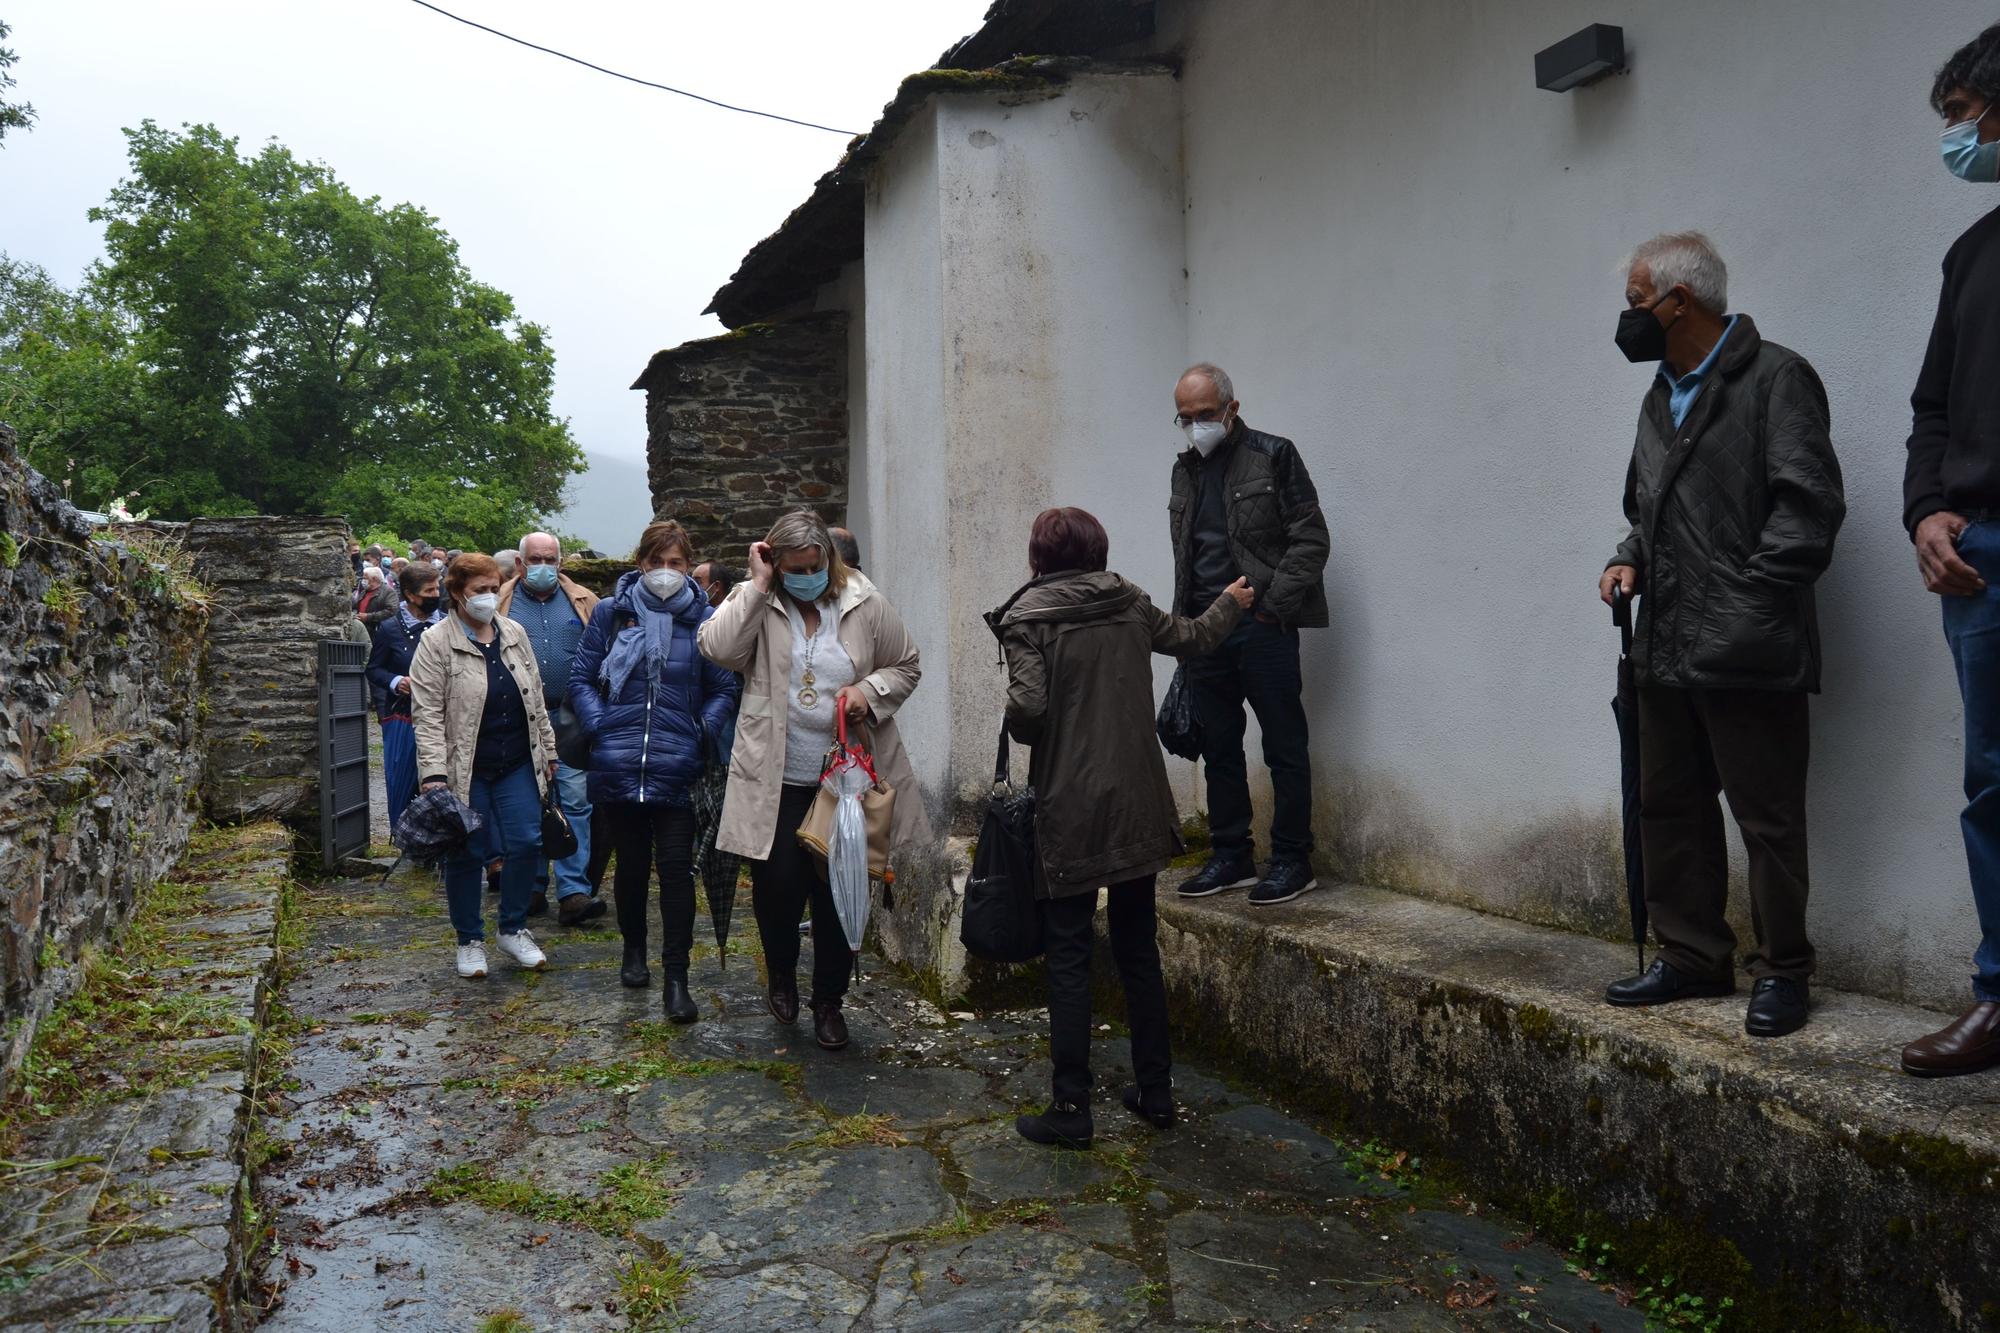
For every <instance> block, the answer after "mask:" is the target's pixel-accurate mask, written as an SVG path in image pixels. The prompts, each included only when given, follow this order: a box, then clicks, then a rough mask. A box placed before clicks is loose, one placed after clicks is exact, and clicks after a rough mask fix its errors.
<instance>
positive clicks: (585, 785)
mask: <svg viewBox="0 0 2000 1333" xmlns="http://www.w3.org/2000/svg"><path fill="white" fill-rule="evenodd" d="M558 712H559V710H553V709H552V710H550V717H551V718H554V717H556V716H557V715H558ZM556 799H557V800H558V801H560V802H562V809H563V813H564V814H566V815H568V816H569V826H570V830H571V832H573V833H575V834H576V851H575V852H574V853H573V854H572V855H569V856H565V857H564V858H563V859H562V860H560V861H555V862H551V861H549V860H547V859H546V858H543V859H538V860H537V861H536V862H535V887H536V888H537V889H540V890H541V891H542V892H543V893H547V892H548V891H549V869H550V866H551V865H553V866H554V868H555V881H556V897H557V899H559V900H560V899H563V898H571V897H575V896H576V895H577V894H579V893H582V894H588V893H589V892H590V878H589V876H588V875H587V874H586V873H585V871H586V869H587V868H588V867H589V865H590V816H591V808H590V774H589V773H587V772H585V771H584V770H583V769H580V768H571V767H570V766H569V765H568V764H564V763H558V764H557V765H556Z"/></svg>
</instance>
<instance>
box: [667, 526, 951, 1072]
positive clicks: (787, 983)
mask: <svg viewBox="0 0 2000 1333" xmlns="http://www.w3.org/2000/svg"><path fill="white" fill-rule="evenodd" d="M699 642H700V645H701V651H702V655H703V656H704V657H706V658H708V660H709V661H711V662H713V663H715V664H716V665H717V666H721V667H727V668H728V669H729V670H731V671H736V672H740V673H742V675H743V697H742V701H741V704H740V706H739V707H738V710H737V715H736V741H735V747H734V749H733V750H732V751H731V754H730V760H729V786H728V794H727V795H726V796H725V797H724V798H723V805H722V822H721V828H720V831H719V832H718V833H717V835H716V839H715V845H716V847H717V848H718V849H719V850H721V851H724V852H734V853H736V854H737V855H738V856H741V857H743V858H744V859H745V860H746V861H748V862H749V863H750V882H751V907H752V910H753V911H754V912H755V914H756V917H757V933H758V935H759V936H760V937H761V938H762V940H763V945H764V963H765V967H766V970H767V972H768V974H769V995H768V1003H769V1004H770V1008H771V1016H772V1017H773V1018H775V1019H777V1020H778V1022H780V1023H791V1022H794V1021H796V1020H797V1018H798V1016H799V990H798V963H799V922H800V920H801V919H802V917H803V915H804V912H805V905H806V903H807V901H808V900H810V901H811V903H812V929H813V989H812V998H811V1001H810V1005H811V1010H812V1015H813V1036H814V1039H815V1040H817V1041H818V1042H819V1044H820V1045H821V1046H823V1047H825V1048H826V1049H827V1050H839V1049H841V1048H842V1047H844V1046H846V1045H847V1042H848V1032H847V1020H846V1019H844V1018H843V1017H841V1012H840V1009H841V1002H842V1000H843V999H844V997H845V996H846V994H847V981H848V975H849V971H850V969H849V966H848V960H849V952H848V946H847V939H846V936H845V935H844V934H843V932H842V930H841V926H840V918H839V916H838V914H837V913H836V912H835V910H834V906H833V894H832V891H831V890H830V889H829V888H828V887H827V883H826V880H825V879H824V878H823V877H822V876H821V875H820V873H819V869H818V867H817V866H816V865H815V864H814V863H813V861H812V860H811V858H810V857H809V856H808V855H807V854H806V853H805V852H804V851H803V850H802V849H801V848H800V847H799V845H798V841H797V838H796V837H795V835H796V834H797V832H798V829H799V825H800V824H801V823H803V822H804V821H805V817H806V815H807V813H808V812H809V811H810V810H811V809H812V803H813V798H814V796H815V795H816V794H817V793H818V791H819V774H820V765H821V761H822V760H823V759H824V758H825V756H826V753H827V750H828V749H829V748H830V747H831V746H832V744H833V740H834V734H835V732H834V723H835V719H836V713H835V710H836V709H838V710H840V711H841V712H844V713H845V714H846V715H847V720H848V725H849V727H850V728H858V729H859V731H860V734H861V737H862V739H863V741H864V742H865V743H866V744H867V745H868V747H869V749H870V750H872V751H873V753H874V756H875V771H876V774H877V775H878V776H879V777H880V778H881V779H882V781H884V782H886V783H888V784H889V785H890V786H891V787H893V788H895V790H896V793H897V797H896V809H895V819H894V826H893V829H892V844H893V847H895V848H902V847H907V846H910V845H913V844H917V843H921V842H923V841H925V840H926V839H928V838H929V836H930V823H929V820H928V819H927V818H926V817H925V814H924V804H923V799H922V797H921V795H920V794H919V793H918V791H917V780H916V775H915V774H914V773H913V772H912V771H911V768H910V760H909V756H908V755H907V754H906V753H905V752H904V750H903V741H902V737H901V735H900V734H899V733H898V732H897V729H896V720H895V719H896V710H897V709H899V708H901V707H902V706H903V702H904V700H906V699H908V698H909V697H910V694H911V692H912V691H914V690H915V689H916V688H917V681H918V680H919V679H920V678H921V677H922V675H923V671H922V668H921V666H920V665H919V663H918V658H917V645H916V642H915V641H914V640H912V639H911V638H910V634H909V631H908V630H907V629H905V628H904V626H903V620H902V617H900V616H898V615H897V614H896V609H895V608H894V607H892V606H890V605H889V599H888V598H887V597H884V596H883V595H882V591H881V589H879V588H877V587H876V586H875V585H874V584H873V583H871V582H869V581H868V579H867V577H866V576H865V575H863V574H862V573H861V571H860V570H858V569H850V568H848V566H847V564H846V563H845V562H844V561H842V560H841V558H840V555H839V553H838V552H837V551H835V549H834V545H833V538H832V536H831V534H830V533H829V532H828V531H827V526H826V522H825V520H823V519H821V518H820V516H819V515H818V514H815V513H813V512H812V511H811V510H805V509H802V510H798V511H796V512H794V513H790V514H786V515H785V516H784V517H782V518H780V519H779V520H778V521H777V523H776V524H774V525H773V526H772V528H771V531H770V533H769V535H767V536H766V537H765V539H764V540H763V541H761V542H758V543H757V544H755V545H754V546H752V547H751V548H750V578H749V579H748V580H747V581H746V582H743V583H739V584H737V585H736V587H735V588H733V589H732V590H731V591H730V594H729V597H728V598H727V600H725V601H724V602H723V603H722V605H721V606H720V607H718V608H716V611H715V614H714V615H713V616H712V617H711V618H710V619H708V620H707V621H704V622H703V624H702V626H701V630H700V634H699Z"/></svg>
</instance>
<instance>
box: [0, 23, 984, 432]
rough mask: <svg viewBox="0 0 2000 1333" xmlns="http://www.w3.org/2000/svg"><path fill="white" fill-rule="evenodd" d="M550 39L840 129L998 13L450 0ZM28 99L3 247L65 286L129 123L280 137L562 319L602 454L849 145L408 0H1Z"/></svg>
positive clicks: (580, 397) (559, 381) (8, 159)
mask: <svg viewBox="0 0 2000 1333" xmlns="http://www.w3.org/2000/svg"><path fill="white" fill-rule="evenodd" d="M437 3H439V4H440V5H441V6H442V7H443V8H445V9H449V10H452V11H454V12H456V13H461V14H464V15H466V16H467V17H470V18H475V19H477V20H479V21H480V22H482V23H485V24H487V25H489V26H491V27H495V28H500V29H502V30H504V31H507V32H511V33H514V34H516V35H518V36H521V37H524V38H526V39H528V40H530V41H534V42H538V43H540V44H541V45H544V46H551V47H555V48H557V49H559V50H563V51H568V52H570V53H571V54H574V55H577V56H581V57H582V58H584V59H586V60H590V61H593V62H594V63H596V64H600V65H605V66H607V67H609V68H612V69H616V70H620V71H622V72H625V73H629V74H634V75H637V76H639V77H641V78H647V79H652V80H654V81H657V82H660V83H668V84H673V85H674V86H676V87H683V88H688V89H690V90H692V91H694V92H698V93H701V94H703V95H704V96H708V97H715V98H719V99H721V100H723V101H730V102H736V103H738V104H741V105H746V106H754V107H758V108H760V109H763V110H769V111H775V112H778V113H780V114H783V115H789V116H796V117H798V118H800V119H803V120H813V121H819V122H820V123H822V124H827V125H833V126H838V127H840V128H843V129H849V130H864V129H866V128H868V127H869V126H870V125H872V124H873V123H874V121H875V117H876V115H877V113H878V112H880V110H881V108H882V104H883V103H884V102H886V101H888V100H889V97H890V95H891V93H893V92H894V90H895V87H896V84H897V82H898V81H899V80H900V79H901V78H902V77H903V76H904V75H906V74H909V73H911V72H913V71H915V70H919V69H924V68H926V67H928V66H929V65H930V63H931V62H932V61H933V60H935V59H936V58H937V56H938V55H939V54H940V53H941V52H943V51H944V50H945V48H946V47H948V46H950V45H951V43H952V42H954V41H956V40H957V39H958V38H959V37H962V36H964V35H965V34H966V33H969V32H971V31H973V30H974V29H975V28H977V27H978V26H979V20H980V18H981V16H982V15H983V14H984V12H985V9H986V6H987V0H854V2H852V3H846V4H830V3H827V2H826V0H732V2H731V3H726V4H715V3H709V2H707V0H699V2H698V0H646V2H643V3H642V2H641V0H572V3H570V4H567V5H559V6H558V5H548V4H535V3H530V2H529V0H437ZM0 19H4V20H5V21H6V22H7V23H8V24H10V25H11V26H12V27H13V29H14V32H13V35H12V36H11V37H10V38H9V39H8V41H7V45H9V46H10V47H12V48H13V49H14V51H15V52H16V54H17V55H18V56H19V57H20V63H19V64H17V65H16V66H15V67H14V71H13V72H14V74H15V77H16V78H17V79H18V80H19V86H18V87H16V88H15V89H14V90H13V94H14V95H15V96H17V97H20V98H23V99H25V100H27V101H29V102H32V103H33V104H34V107H35V110H36V111H37V113H39V116H40V119H39V122H38V123H37V124H36V126H35V127H34V129H33V130H32V131H29V132H17V133H12V134H9V135H8V137H7V139H6V142H5V146H4V147H0V250H5V251H6V252H7V253H9V254H11V255H13V256H15V257H16V258H19V259H27V260H32V261H34V262H36V263H39V264H41V265H43V266H44V267H46V268H47V269H48V270H49V271H50V272H51V273H52V274H53V275H54V276H55V277H57V278H58V279H60V280H62V281H64V282H73V281H75V279H76V278H77V277H78V275H80V274H81V273H82V271H83V269H84V267H85V265H87V264H88V263H89V262H90V261H91V260H92V259H94V258H96V257H97V256H98V254H99V253H100V251H101V248H102V239H103V238H102V234H101V231H100V229H99V228H98V227H97V226H95V225H94V224H92V223H91V222H90V221H89V220H88V219H87V218H86V217H85V213H86V212H87V211H88V210H89V209H90V207H91V206H92V205H93V204H98V203H101V202H103V200H104V197H105V195H106V193H107V192H108V191H109V190H110V188H111V186H112V185H113V183H115V182H116V181H117V180H118V179H119V177H120V176H121V175H123V173H124V168H125V152H124V149H125V141H124V139H123V137H122V136H121V135H120V134H119V130H120V129H121V127H124V126H128V125H136V124H138V123H139V121H141V120H142V119H145V118H147V117H151V118H152V119H153V120H155V121H157V122H159V123H160V124H161V125H164V126H179V125H180V124H182V123H184V122H202V121H208V122H213V123H214V124H215V125H217V126H218V127H220V128H221V130H222V131H223V133H225V134H230V135H234V136H237V137H238V138H239V139H240V140H241V141H242V145H243V147H244V148H245V149H246V150H249V151H254V150H255V148H256V146H257V145H259V144H261V143H262V142H263V141H264V140H266V139H269V138H276V139H278V140H279V141H280V142H282V143H284V144H285V145H286V146H287V147H289V148H290V149H291V150H292V151H293V152H294V153H297V154H299V155H300V156H303V157H310V158H316V159H319V160H321V161H324V162H326V163H327V164H328V165H330V166H331V167H332V168H333V170H334V172H335V173H336V174H337V175H338V176H339V177H340V178H341V179H342V180H343V181H345V182H346V183H347V184H348V186H349V187H350V188H352V189H353V190H355V192H356V193H358V194H362V195H364V196H365V195H370V194H376V195H380V196H381V197H382V198H383V200H385V201H386V202H390V203H395V202H401V201H405V200H407V201H409V202H411V203H414V204H417V205H419V206H421V207H423V208H425V209H427V210H428V211H429V212H430V213H432V214H433V215H434V216H436V217H437V218H439V219H440V220H441V221H442V222H443V224H444V226H445V228H446V230H448V231H449V232H450V233H451V234H452V235H453V236H454V237H456V238H457V240H458V243H459V246H460V251H461V255H462V257H463V259H464V261H465V264H466V266H467V267H468V268H469V269H470V270H471V271H472V273H473V275H474V276H476V277H478V278H479V279H481V280H482V281H485V282H488V283H491V284H493V285H494V286H497V287H499V288H500V289H501V290H503V291H505V292H507V293H509V294H510V295H512V296H513V298H514V300H515V303H516V305H517V306H518V307H519V309H520V311H521V313H522V314H523V315H524V316H525V317H527V318H530V319H534V320H537V321H539V322H541V323H543V324H545V325H547V326H548V327H549V328H550V329H551V331H552V333H553V336H554V339H555V348H556V355H557V371H556V410H557V411H558V412H560V413H561V414H562V415H564V416H567V417H568V418H569V419H570V422H571V424H572V426H573V427H574V429H575V432H576V437H577V439H578V441H579V442H580V443H582V445H583V446H584V448H586V449H589V450H592V451H595V452H603V453H614V454H623V455H626V456H629V457H635V458H636V457H640V456H642V455H643V454H644V451H645V422H644V413H643V410H642V404H641V395H639V394H637V393H633V392H631V391H630V389H629V386H630V385H631V383H632V381H633V379H634V378H636V377H637V375H638V373H639V371H640V370H641V369H643V368H644V366H645V364H646V359H647V358H648V357H649V356H651V355H652V353H653V352H655V351H657V350H658V349H659V348H661V347H669V346H672V345H674V344H676V343H680V342H684V341H686V340H687V339H689V338H693V337H700V336H702V335H704V334H707V333H714V332H719V331H720V329H721V326H720V325H719V324H717V323H716V322H715V320H714V319H713V317H703V316H701V315H700V314H699V313H698V312H699V311H700V310H701V309H702V308H703V307H704V306H706V305H707V304H708V298H709V297H710V296H711V295H712V294H713V293H714V291H715V289H716V288H717V287H719V286H721V285H722V283H723V282H724V281H725V280H726V279H727V278H728V277H729V275H730V273H732V272H734V271H735V268H736V264H737V261H738V260H740V259H741V258H742V257H743V254H744V252H745V251H747V250H748V249H749V248H750V247H751V246H752V245H753V244H755V243H756V242H757V241H758V240H759V239H760V238H762V237H763V236H765V235H767V234H769V233H770V232H771V231H773V230H774V229H775V228H776V227H777V225H778V223H779V222H780V221H782V220H783V218H784V216H785V215H786V214H787V213H788V212H790V211H791V210H792V208H793V207H795V206H796V205H797V204H798V203H799V202H801V201H802V200H803V199H804V198H805V197H806V193H807V191H808V190H809V189H810V188H811V185H812V182H813V181H814V180H815V179H817V178H818V177H819V175H820V173H822V172H824V171H825V170H826V169H827V168H829V167H831V166H832V165H833V164H834V162H835V161H836V160H837V159H838V158H839V155H840V152H841V149H842V148H843V147H844V146H845V143H846V140H845V139H844V138H843V137H841V136H840V135H837V134H828V133H824V132H821V131H817V130H808V129H800V128H798V127H797V126H792V125H784V124H780V123H778V122H776V121H770V120H763V119H760V118H757V117H753V116H743V115H736V114H732V113H730V112H725V111H719V110H716V109H715V108H713V107H708V106H704V105H702V104H701V103H698V102H693V101H689V100H688V99H686V98H682V97H675V96H673V95H671V94H668V93H662V92H657V91H654V90H651V89H647V88H640V87H636V86H634V85H632V84H628V83H623V82H620V81H618V80H616V79H611V78H607V77H606V76H604V75H602V74H597V73H593V72H591V71H589V70H586V69H582V68H580V67H578V66H576V65H572V64H569V63H567V62H565V61H560V60H557V59H554V58H553V57H550V56H546V55H542V54H539V53H537V52H534V51H529V50H526V49H524V48H522V47H518V46H515V45H513V44H511V43H508V42H504V41H502V40H500V39H499V38H497V37H493V36H489V35H488V34H486V33H483V32H478V31H475V30H474V29H472V28H468V27H465V26H464V25H462V24H458V23H453V22H452V21H451V20H449V19H446V18H442V17H440V16H439V15H437V14H434V13H431V12H430V11H428V10H426V9H423V8H420V7H419V6H417V5H415V4H412V3H410V2H409V0H182V2H181V3H178V4H162V3H160V0H0Z"/></svg>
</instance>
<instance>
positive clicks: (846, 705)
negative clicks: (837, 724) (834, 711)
mask: <svg viewBox="0 0 2000 1333" xmlns="http://www.w3.org/2000/svg"><path fill="white" fill-rule="evenodd" d="M839 698H840V708H841V711H842V712H844V713H846V714H847V720H848V721H849V722H859V721H861V720H862V719H863V718H865V717H867V716H868V696H866V695H864V694H863V693H862V692H861V689H860V687H859V686H855V685H843V686H841V687H840V696H839Z"/></svg>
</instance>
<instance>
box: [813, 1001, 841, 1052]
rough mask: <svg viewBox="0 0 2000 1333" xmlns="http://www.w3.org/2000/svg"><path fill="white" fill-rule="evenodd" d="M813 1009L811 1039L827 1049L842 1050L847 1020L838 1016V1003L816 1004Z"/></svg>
mask: <svg viewBox="0 0 2000 1333" xmlns="http://www.w3.org/2000/svg"><path fill="white" fill-rule="evenodd" d="M812 1011H813V1040H814V1041H816V1042H818V1043H819V1044H820V1046H821V1047H822V1048H823V1049H825V1050H829V1051H838V1050H842V1049H844V1048H845V1047H846V1045H847V1020H846V1019H844V1018H842V1017H841V1016H840V1006H839V1005H838V1004H816V1005H814V1006H813V1007H812Z"/></svg>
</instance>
